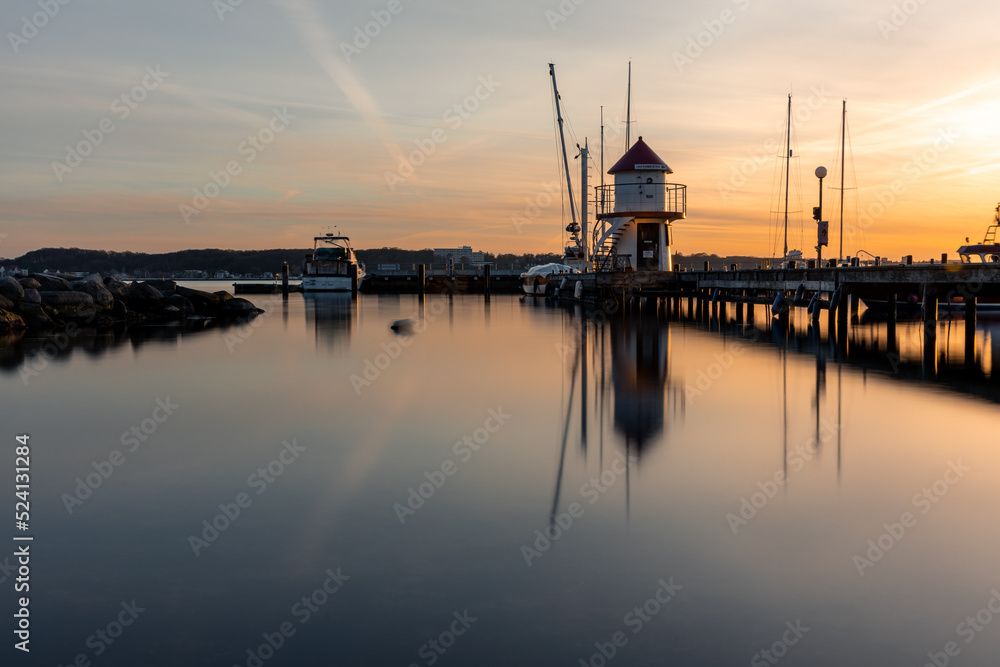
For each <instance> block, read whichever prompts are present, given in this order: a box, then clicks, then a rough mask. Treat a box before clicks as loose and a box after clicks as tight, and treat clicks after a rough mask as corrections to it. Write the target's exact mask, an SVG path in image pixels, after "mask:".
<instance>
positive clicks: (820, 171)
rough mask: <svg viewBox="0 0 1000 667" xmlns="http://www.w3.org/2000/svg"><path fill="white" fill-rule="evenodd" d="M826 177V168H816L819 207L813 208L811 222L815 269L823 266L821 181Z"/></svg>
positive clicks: (823, 241) (823, 242) (823, 240)
mask: <svg viewBox="0 0 1000 667" xmlns="http://www.w3.org/2000/svg"><path fill="white" fill-rule="evenodd" d="M825 177H826V167H816V178H818V179H819V206H817V207H815V208H813V220H815V221H816V267H817V268H819V267H821V266H822V265H823V246H824V245H826V243H825V241H826V239H825V238H824V236H826V234H824V233H823V232H824V230H823V179H824V178H825Z"/></svg>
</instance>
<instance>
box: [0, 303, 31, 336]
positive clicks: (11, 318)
mask: <svg viewBox="0 0 1000 667" xmlns="http://www.w3.org/2000/svg"><path fill="white" fill-rule="evenodd" d="M25 328H27V324H26V323H25V321H24V318H22V317H21V316H20V315H18V314H17V313H12V312H10V311H9V310H4V309H2V308H0V332H7V331H19V330H21V329H25Z"/></svg>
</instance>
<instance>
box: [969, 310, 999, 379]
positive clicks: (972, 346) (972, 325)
mask: <svg viewBox="0 0 1000 667" xmlns="http://www.w3.org/2000/svg"><path fill="white" fill-rule="evenodd" d="M977 308H978V304H977V302H976V297H974V296H970V297H966V298H965V365H966V366H967V367H968V368H975V366H976V310H977ZM993 363H997V362H996V361H994V362H993Z"/></svg>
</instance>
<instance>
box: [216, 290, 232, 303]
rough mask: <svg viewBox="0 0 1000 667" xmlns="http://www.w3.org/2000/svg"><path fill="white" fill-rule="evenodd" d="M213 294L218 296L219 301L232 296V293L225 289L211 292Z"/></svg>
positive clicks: (226, 299)
mask: <svg viewBox="0 0 1000 667" xmlns="http://www.w3.org/2000/svg"><path fill="white" fill-rule="evenodd" d="M212 294H214V295H215V296H217V297H219V301H229V300H230V299H232V298H233V295H232V294H230V293H229V292H227V291H226V290H220V291H218V292H212Z"/></svg>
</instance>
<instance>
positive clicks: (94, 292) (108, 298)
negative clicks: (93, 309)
mask: <svg viewBox="0 0 1000 667" xmlns="http://www.w3.org/2000/svg"><path fill="white" fill-rule="evenodd" d="M95 275H96V274H95ZM97 277H98V278H100V276H97ZM72 285H73V290H74V291H76V292H84V293H85V294H89V295H90V296H92V297H94V303H95V304H96V305H97V306H98V307H100V308H110V307H111V304H112V303H114V301H115V297H114V295H113V294H111V292H110V291H109V290H108V288H107V287H105V286H104V282H103V281H100V280H90V279H86V280H78V281H76V282H74V283H73V284H72Z"/></svg>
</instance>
